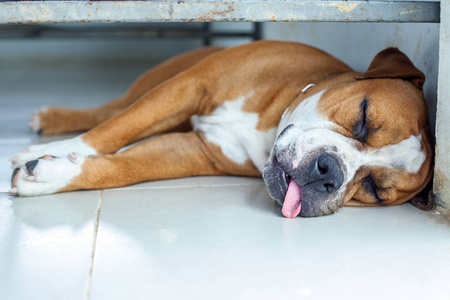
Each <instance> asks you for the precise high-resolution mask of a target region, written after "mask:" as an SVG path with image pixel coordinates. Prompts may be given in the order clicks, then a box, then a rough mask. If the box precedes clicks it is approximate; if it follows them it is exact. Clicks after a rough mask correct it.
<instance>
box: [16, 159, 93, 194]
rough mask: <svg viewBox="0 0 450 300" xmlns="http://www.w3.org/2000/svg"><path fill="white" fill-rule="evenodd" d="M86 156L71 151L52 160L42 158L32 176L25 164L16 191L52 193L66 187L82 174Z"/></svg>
mask: <svg viewBox="0 0 450 300" xmlns="http://www.w3.org/2000/svg"><path fill="white" fill-rule="evenodd" d="M84 159H85V157H84V156H82V155H79V154H74V153H71V154H69V155H65V156H64V157H57V158H54V159H51V160H47V159H40V160H39V162H38V164H37V165H36V167H35V168H34V170H33V174H32V175H31V176H30V175H29V174H28V171H27V169H26V167H25V166H21V167H20V171H18V173H17V175H16V176H17V180H15V186H14V189H15V190H14V191H15V193H17V194H18V195H19V196H36V195H45V194H52V193H55V192H56V191H58V190H60V189H62V188H64V187H66V186H67V185H68V184H69V183H70V182H71V181H72V179H73V178H75V177H76V176H78V175H80V173H81V169H82V165H83V163H84Z"/></svg>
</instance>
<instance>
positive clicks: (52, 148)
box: [13, 135, 97, 167]
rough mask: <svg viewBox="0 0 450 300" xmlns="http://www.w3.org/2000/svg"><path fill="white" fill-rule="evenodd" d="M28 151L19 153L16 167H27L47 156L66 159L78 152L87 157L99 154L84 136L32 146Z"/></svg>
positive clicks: (16, 157)
mask: <svg viewBox="0 0 450 300" xmlns="http://www.w3.org/2000/svg"><path fill="white" fill-rule="evenodd" d="M27 151H28V152H23V153H19V154H17V155H16V156H15V157H14V158H13V160H14V162H13V165H14V167H17V166H21V165H25V164H26V163H27V162H29V161H31V160H35V159H38V158H39V157H42V156H45V155H53V156H57V157H58V156H61V157H63V156H64V157H65V156H67V154H69V153H70V152H76V153H80V154H82V155H86V156H89V155H95V154H97V151H95V149H94V148H92V147H91V146H89V145H87V144H86V143H85V142H83V140H82V135H80V136H77V137H75V138H72V139H67V140H62V141H56V142H51V143H48V144H41V145H32V146H30V147H28V149H27Z"/></svg>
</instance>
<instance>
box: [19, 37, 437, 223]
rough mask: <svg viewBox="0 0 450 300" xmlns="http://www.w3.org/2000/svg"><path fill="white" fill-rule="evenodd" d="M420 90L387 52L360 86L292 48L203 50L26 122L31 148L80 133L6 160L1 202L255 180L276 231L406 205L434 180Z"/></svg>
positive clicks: (311, 51) (332, 63)
mask: <svg viewBox="0 0 450 300" xmlns="http://www.w3.org/2000/svg"><path fill="white" fill-rule="evenodd" d="M424 80H425V77H424V75H423V73H422V72H420V71H419V70H418V69H416V68H415V67H414V66H413V64H412V63H411V61H410V60H409V59H408V58H407V57H406V56H405V55H404V54H403V53H401V52H400V51H399V50H397V49H396V48H388V49H386V50H384V51H382V52H380V53H379V54H377V55H376V56H375V58H374V59H373V61H372V62H371V64H370V66H369V68H368V70H367V71H366V72H363V73H360V72H355V71H353V70H352V69H351V68H349V67H348V66H347V65H346V64H344V63H343V62H341V61H339V60H338V59H336V58H334V57H332V56H330V55H328V54H326V53H325V52H322V51H321V50H318V49H316V48H313V47H309V46H307V45H303V44H300V43H289V42H275V41H259V42H254V43H250V44H246V45H243V46H238V47H235V48H230V49H221V48H215V47H209V48H204V49H201V50H197V51H194V52H190V53H187V54H183V55H181V56H178V57H175V58H173V59H171V60H169V61H166V62H164V63H162V64H160V65H159V66H157V67H155V68H153V69H152V70H150V71H148V72H147V73H145V74H143V75H142V76H141V77H140V78H139V79H138V80H137V81H136V82H135V83H134V84H133V85H132V86H131V88H130V89H129V91H128V92H127V93H126V94H125V95H124V96H123V97H121V98H118V99H115V100H113V101H112V102H110V103H108V104H106V105H103V106H101V107H98V108H94V109H89V110H68V109H64V108H47V109H44V110H41V111H39V112H37V113H36V114H35V115H33V116H32V119H31V123H30V126H31V127H32V129H33V130H35V131H39V132H42V133H43V134H54V133H64V132H69V131H86V130H89V131H87V132H86V133H84V134H82V135H80V136H78V137H76V138H72V139H68V140H63V141H57V142H53V143H49V144H43V145H34V146H30V147H29V148H28V149H25V150H23V151H22V152H21V153H19V154H17V155H16V156H15V157H13V158H11V162H12V163H13V168H14V171H13V176H12V188H11V191H10V193H11V194H13V195H19V196H33V195H41V194H49V193H57V192H66V191H73V190H80V189H104V188H112V187H119V186H124V185H129V184H133V183H137V182H142V181H148V180H158V179H167V178H179V177H187V176H198V175H224V174H229V175H240V176H261V175H262V177H263V178H264V180H265V183H266V185H267V188H268V191H269V194H270V196H271V197H272V198H273V199H275V200H276V201H277V202H278V203H279V204H280V205H282V213H283V215H284V216H285V217H288V218H294V217H296V216H298V215H299V216H302V217H311V216H320V215H326V214H330V213H333V212H335V211H336V210H338V209H339V207H341V206H343V205H348V206H380V205H384V206H385V205H395V204H400V203H404V202H406V201H408V200H410V199H411V198H412V197H414V196H415V195H416V194H418V193H419V192H420V191H421V190H423V189H424V187H425V186H426V185H427V184H428V183H429V181H430V179H431V177H432V161H433V151H432V146H431V137H430V132H429V125H428V120H427V109H426V105H425V101H424V98H423V92H422V86H423V83H424ZM153 135H158V136H157V137H155V138H152V139H149V140H146V141H144V142H142V143H139V144H137V145H135V146H133V147H130V148H129V149H127V150H125V151H122V152H118V153H117V151H118V150H120V149H121V148H123V147H124V146H127V145H129V144H132V143H134V142H136V141H140V140H143V139H145V138H147V137H150V136H153Z"/></svg>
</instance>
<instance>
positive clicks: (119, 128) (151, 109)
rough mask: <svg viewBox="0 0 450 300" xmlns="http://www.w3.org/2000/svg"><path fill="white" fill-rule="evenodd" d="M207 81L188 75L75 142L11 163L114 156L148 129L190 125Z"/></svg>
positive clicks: (33, 150) (37, 148)
mask: <svg viewBox="0 0 450 300" xmlns="http://www.w3.org/2000/svg"><path fill="white" fill-rule="evenodd" d="M205 85H206V83H205V82H204V80H202V79H199V78H198V77H197V76H196V73H195V72H185V73H182V74H180V75H179V76H177V77H176V78H173V79H171V80H168V81H166V82H164V83H162V84H161V85H159V86H158V87H157V88H155V89H153V90H151V91H150V92H148V93H147V94H145V95H144V96H143V97H142V98H141V99H139V101H137V102H135V103H134V104H133V105H131V106H130V107H128V108H127V109H125V110H124V111H123V112H122V113H120V114H119V115H117V116H115V117H113V118H111V119H109V120H107V121H105V122H104V123H102V124H100V125H99V126H97V127H96V128H94V129H92V130H90V131H89V132H87V133H85V134H83V135H81V136H78V137H76V138H73V139H68V140H62V141H57V142H52V143H48V144H42V145H33V146H30V147H29V148H28V149H26V150H24V151H23V152H22V153H19V154H17V155H16V156H15V157H13V158H12V159H11V161H12V163H13V167H14V168H16V167H21V166H24V165H25V164H26V163H27V162H29V161H32V160H36V159H37V158H39V157H42V156H46V155H50V156H56V157H65V156H67V154H68V153H70V152H77V153H80V154H83V155H97V154H110V153H114V152H116V151H117V150H119V149H121V148H122V147H124V146H126V145H127V144H129V143H130V142H131V141H133V139H135V137H137V136H138V135H139V134H142V133H143V132H144V131H145V130H147V131H148V128H152V127H153V129H151V130H152V132H153V133H154V134H156V133H161V132H165V131H168V130H170V129H172V128H174V127H177V126H178V125H180V124H182V123H184V122H185V121H187V120H188V119H189V118H190V117H191V116H192V115H193V114H197V113H198V112H199V109H201V104H202V99H203V97H205V87H206V86H205Z"/></svg>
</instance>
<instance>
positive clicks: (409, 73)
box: [355, 48, 425, 90]
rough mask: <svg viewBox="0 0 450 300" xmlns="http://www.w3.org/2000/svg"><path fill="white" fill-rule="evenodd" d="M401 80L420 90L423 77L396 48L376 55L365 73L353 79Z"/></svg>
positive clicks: (423, 80)
mask: <svg viewBox="0 0 450 300" xmlns="http://www.w3.org/2000/svg"><path fill="white" fill-rule="evenodd" d="M376 78H401V79H404V80H407V81H409V82H411V83H412V84H413V85H414V86H415V87H416V88H418V89H419V90H422V87H423V83H424V82H425V75H424V74H423V73H422V72H421V71H419V70H418V69H417V68H416V67H414V65H413V63H412V62H411V61H410V60H409V58H408V57H407V56H406V55H405V54H403V53H402V52H401V51H400V50H398V49H397V48H387V49H385V50H383V51H381V52H380V53H378V54H377V55H376V56H375V57H374V59H373V60H372V62H371V63H370V66H369V68H368V69H367V71H366V72H364V73H361V74H359V75H357V76H355V79H358V80H361V79H376Z"/></svg>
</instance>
